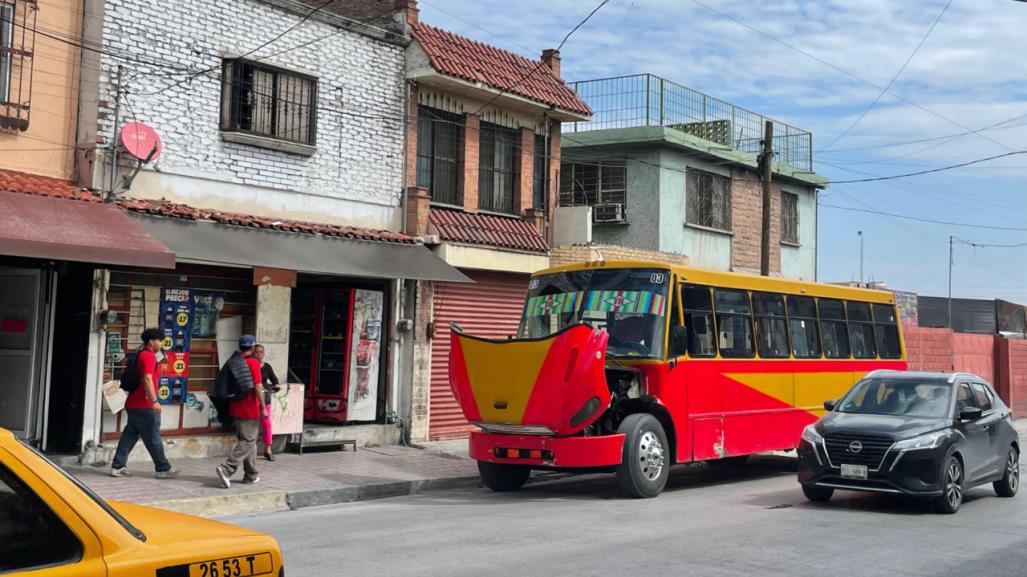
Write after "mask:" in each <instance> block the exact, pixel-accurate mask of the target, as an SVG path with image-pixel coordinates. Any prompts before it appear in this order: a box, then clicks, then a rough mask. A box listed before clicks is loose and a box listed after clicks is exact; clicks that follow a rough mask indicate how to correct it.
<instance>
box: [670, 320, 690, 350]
mask: <svg viewBox="0 0 1027 577" xmlns="http://www.w3.org/2000/svg"><path fill="white" fill-rule="evenodd" d="M687 351H688V330H687V329H686V328H685V327H684V326H682V325H675V326H674V328H672V329H671V331H670V356H672V357H680V356H681V355H683V354H685V353H686V352H687Z"/></svg>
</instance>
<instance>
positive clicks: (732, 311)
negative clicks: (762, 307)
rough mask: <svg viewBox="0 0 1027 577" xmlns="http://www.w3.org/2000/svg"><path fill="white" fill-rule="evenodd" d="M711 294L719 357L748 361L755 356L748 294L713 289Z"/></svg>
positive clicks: (741, 291) (745, 292) (738, 291)
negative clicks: (715, 319)
mask: <svg viewBox="0 0 1027 577" xmlns="http://www.w3.org/2000/svg"><path fill="white" fill-rule="evenodd" d="M713 292H714V297H713V300H714V311H715V313H716V315H717V337H718V341H719V342H718V344H717V346H718V347H719V348H720V356H722V357H724V358H731V359H749V358H752V357H754V356H756V347H754V346H753V338H752V314H751V313H752V310H751V307H750V305H749V293H748V292H747V291H744V290H729V289H715V290H714V291H713Z"/></svg>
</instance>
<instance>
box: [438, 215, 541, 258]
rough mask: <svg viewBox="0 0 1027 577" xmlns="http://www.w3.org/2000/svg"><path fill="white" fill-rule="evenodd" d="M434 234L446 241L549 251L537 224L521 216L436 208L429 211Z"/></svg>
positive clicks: (532, 250)
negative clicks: (534, 224)
mask: <svg viewBox="0 0 1027 577" xmlns="http://www.w3.org/2000/svg"><path fill="white" fill-rule="evenodd" d="M428 222H429V223H431V226H432V227H433V229H434V231H435V234H438V235H439V238H440V239H442V240H444V241H450V242H459V243H467V244H478V245H485V246H492V247H499V248H510V249H515V250H525V251H531V252H542V253H546V252H549V245H548V244H546V241H545V239H544V238H542V235H541V234H540V233H539V231H538V230H536V229H535V227H534V226H533V225H532V224H531V223H529V222H527V221H524V220H522V219H520V218H517V217H514V216H510V217H505V216H498V215H492V214H480V213H470V212H463V211H460V210H447V209H442V208H433V209H431V211H430V212H429V214H428Z"/></svg>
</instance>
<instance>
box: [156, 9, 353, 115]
mask: <svg viewBox="0 0 1027 577" xmlns="http://www.w3.org/2000/svg"><path fill="white" fill-rule="evenodd" d="M332 2H333V0H326V1H325V2H323V3H321V4H320V5H319V6H318V7H317V8H314V9H312V10H310V11H309V12H307V13H306V15H304V16H303V18H301V19H300V21H299V22H297V23H295V24H293V25H292V26H290V27H288V28H286V29H285V30H283V31H281V32H280V33H279V34H278V35H277V36H275V37H274V38H272V39H270V40H268V41H266V42H264V43H263V44H261V45H260V46H257V47H256V48H253V49H252V50H248V51H246V52H245V53H243V54H242V56H239V57H238V58H239V59H240V60H242V59H244V58H246V57H247V56H250V55H252V54H253V53H254V52H257V51H258V50H263V49H264V48H267V47H268V46H270V45H271V44H274V43H275V42H277V41H279V40H281V39H282V37H284V36H285V35H286V34H288V33H290V32H292V31H293V30H295V29H297V28H299V27H300V26H302V25H304V24H306V22H307V20H310V19H311V18H312V17H313V16H314V15H315V14H317V13H318V12H320V11H321V10H322V9H324V8H327V7H328V5H329V4H331V3H332ZM219 68H221V64H220V63H218V64H215V65H214V66H211V67H209V68H204V69H203V70H200V71H198V72H195V73H193V74H190V75H189V76H186V77H185V78H183V79H182V80H179V81H177V82H172V83H171V84H169V85H167V86H165V87H163V88H159V89H157V90H155V91H153V92H148V93H143V94H140V95H139V96H155V95H157V94H161V93H163V92H166V91H168V90H171V89H172V88H174V87H176V86H181V85H183V84H185V83H187V82H190V81H192V80H193V79H195V78H196V77H197V76H201V75H204V74H209V73H211V72H213V71H215V70H218V69H219Z"/></svg>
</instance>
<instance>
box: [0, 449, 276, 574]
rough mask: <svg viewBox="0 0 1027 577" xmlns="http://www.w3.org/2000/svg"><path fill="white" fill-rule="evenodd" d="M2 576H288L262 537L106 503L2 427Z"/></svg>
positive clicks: (273, 542)
mask: <svg viewBox="0 0 1027 577" xmlns="http://www.w3.org/2000/svg"><path fill="white" fill-rule="evenodd" d="M0 574H2V575H4V576H5V577H6V576H8V575H19V576H20V575H24V576H32V577H44V576H50V575H60V576H62V577H64V576H69V577H77V576H83V577H85V576H90V577H92V576H94V575H95V576H98V577H99V576H109V577H143V576H155V577H251V576H263V575H269V576H271V577H276V576H277V577H284V575H285V570H284V569H283V567H282V552H281V550H280V549H279V547H278V542H277V541H276V540H275V539H274V538H273V537H271V536H270V535H266V534H264V533H259V532H256V531H252V530H249V529H244V528H242V527H236V526H233V525H227V524H225V523H219V522H217V521H210V520H207V519H200V518H198V517H192V516H189V515H182V514H179V513H172V512H170V511H163V510H160V509H154V508H150V507H144V506H141V505H133V504H131V503H120V502H117V501H105V500H103V499H101V498H100V497H98V496H96V495H95V494H94V493H93V492H92V491H90V490H89V489H88V488H86V487H85V486H84V485H83V484H82V483H81V482H79V481H78V480H77V479H75V478H74V477H72V476H70V475H68V474H67V473H65V472H64V471H62V470H61V469H60V468H58V467H56V466H55V465H53V464H52V463H51V462H50V461H48V460H47V459H46V458H44V457H43V456H42V455H40V454H39V453H37V452H36V451H35V450H33V449H31V448H29V447H28V446H26V445H25V444H23V443H21V442H20V441H18V440H17V439H15V438H14V435H13V434H11V432H10V431H7V430H4V429H0Z"/></svg>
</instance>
